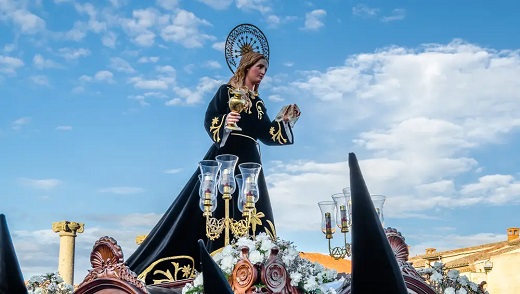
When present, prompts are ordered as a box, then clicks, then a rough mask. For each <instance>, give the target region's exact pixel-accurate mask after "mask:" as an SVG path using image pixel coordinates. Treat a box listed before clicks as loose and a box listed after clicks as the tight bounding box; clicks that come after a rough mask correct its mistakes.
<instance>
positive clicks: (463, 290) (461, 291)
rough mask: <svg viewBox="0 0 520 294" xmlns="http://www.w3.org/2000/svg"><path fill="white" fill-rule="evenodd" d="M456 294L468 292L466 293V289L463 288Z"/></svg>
mask: <svg viewBox="0 0 520 294" xmlns="http://www.w3.org/2000/svg"><path fill="white" fill-rule="evenodd" d="M457 294H468V291H466V289H464V288H460V289H459V290H457Z"/></svg>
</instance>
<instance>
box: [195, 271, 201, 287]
mask: <svg viewBox="0 0 520 294" xmlns="http://www.w3.org/2000/svg"><path fill="white" fill-rule="evenodd" d="M202 284H203V279H202V273H200V274H199V275H198V276H197V277H196V278H195V280H193V286H194V287H197V286H200V285H202Z"/></svg>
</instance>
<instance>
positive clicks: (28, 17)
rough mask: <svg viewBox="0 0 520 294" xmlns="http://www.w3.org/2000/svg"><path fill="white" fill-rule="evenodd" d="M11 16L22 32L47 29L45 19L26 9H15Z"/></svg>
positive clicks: (31, 32) (28, 32) (27, 32)
mask: <svg viewBox="0 0 520 294" xmlns="http://www.w3.org/2000/svg"><path fill="white" fill-rule="evenodd" d="M11 17H12V19H13V22H14V23H15V25H16V26H17V27H18V28H19V29H20V31H21V32H22V33H25V34H36V33H38V32H41V31H43V30H44V29H45V21H44V20H43V19H42V18H41V17H39V16H37V15H35V14H33V13H32V12H30V11H28V10H26V9H17V10H15V11H14V12H13V13H12V15H11Z"/></svg>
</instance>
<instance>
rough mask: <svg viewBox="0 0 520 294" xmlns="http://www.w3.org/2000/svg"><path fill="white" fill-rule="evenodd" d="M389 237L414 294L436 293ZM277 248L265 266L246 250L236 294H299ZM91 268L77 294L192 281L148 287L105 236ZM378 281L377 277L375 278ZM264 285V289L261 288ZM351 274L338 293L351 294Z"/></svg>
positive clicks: (134, 291) (399, 239)
mask: <svg viewBox="0 0 520 294" xmlns="http://www.w3.org/2000/svg"><path fill="white" fill-rule="evenodd" d="M385 233H386V237H387V238H388V241H389V243H390V246H391V247H392V250H393V251H394V254H395V257H396V259H397V262H398V264H399V268H400V269H401V272H402V274H403V278H404V281H405V284H406V287H407V288H408V291H409V293H411V294H436V293H435V291H434V290H433V289H432V288H430V286H429V285H428V284H427V283H426V281H425V280H424V278H423V277H421V275H420V274H419V273H417V271H416V270H415V268H414V267H413V266H412V265H411V264H410V263H409V262H408V256H409V249H408V245H407V244H406V242H405V239H404V237H403V236H402V235H401V233H400V232H398V231H397V230H396V229H393V228H387V229H385ZM278 253H279V250H278V248H276V247H275V248H273V249H271V254H270V257H269V259H268V261H267V262H266V263H265V264H264V265H258V264H253V263H251V261H250V260H249V248H247V247H243V248H242V252H241V256H240V260H239V261H238V262H237V264H236V265H235V268H234V269H233V273H232V275H231V277H230V279H229V283H230V285H231V288H232V289H233V291H234V292H235V293H237V294H250V293H268V294H270V293H281V294H299V293H300V291H299V290H298V289H297V288H296V287H293V286H291V283H290V282H291V281H290V277H289V274H288V272H287V270H286V269H285V265H284V263H283V261H282V258H281V257H280V256H279V255H278ZM90 262H91V265H92V269H91V270H89V273H88V274H87V276H86V277H85V279H84V280H83V282H82V283H81V284H80V285H79V287H78V289H77V290H76V291H75V292H74V293H76V294H94V293H97V294H154V293H181V289H182V288H183V287H184V285H185V284H186V283H189V282H192V281H193V280H192V279H186V280H179V281H174V282H166V283H161V284H156V285H145V284H144V283H143V282H142V281H140V280H139V279H138V278H137V275H136V274H135V273H134V272H132V271H131V270H130V269H129V268H128V267H127V266H126V265H125V264H124V259H123V252H122V250H121V247H120V246H119V245H118V244H117V242H116V240H114V239H113V238H110V237H102V238H100V239H99V240H98V241H96V243H95V244H94V247H93V249H92V253H91V255H90ZM374 282H377V277H374ZM258 285H262V286H258ZM350 293H351V292H350V281H349V275H347V278H346V280H345V282H344V283H343V286H342V287H341V288H340V289H339V290H338V294H350Z"/></svg>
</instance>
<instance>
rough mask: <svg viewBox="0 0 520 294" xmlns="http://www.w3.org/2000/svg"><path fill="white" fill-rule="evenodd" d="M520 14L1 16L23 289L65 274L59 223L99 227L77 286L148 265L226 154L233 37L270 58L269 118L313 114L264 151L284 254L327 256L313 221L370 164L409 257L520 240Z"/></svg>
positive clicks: (315, 10)
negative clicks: (165, 227) (220, 114)
mask: <svg viewBox="0 0 520 294" xmlns="http://www.w3.org/2000/svg"><path fill="white" fill-rule="evenodd" d="M136 3H139V4H136ZM519 11H520V4H519V3H518V2H517V1H495V2H493V3H491V2H489V1H344V0H324V1H295V0H293V1H280V0H278V1H276V0H236V1H231V0H225V1H223V0H214V1H213V0H199V1H166V0H159V1H156V2H152V1H139V2H137V1H124V0H111V1H102V2H85V1H73V0H59V1H58V0H54V1H50V0H49V1H11V0H0V28H1V32H2V33H1V34H0V199H1V201H0V212H2V213H4V214H6V217H7V220H8V224H9V226H10V230H11V233H12V235H13V241H14V244H15V247H16V250H17V253H18V258H19V260H20V263H21V266H22V270H23V273H24V276H25V278H26V279H28V278H30V277H31V276H32V275H34V274H40V273H44V272H48V271H54V270H56V269H57V263H58V248H59V243H58V242H59V237H58V235H57V234H55V233H53V232H52V231H51V224H52V222H54V221H60V220H69V221H77V222H84V223H85V224H86V227H85V233H83V234H80V235H79V237H78V238H77V258H76V282H77V283H79V282H80V281H81V280H82V278H83V277H84V276H85V275H86V270H87V268H88V267H89V262H88V257H89V252H90V249H91V247H92V245H93V244H94V242H95V240H97V239H98V238H99V237H101V236H104V235H109V236H112V237H114V238H116V239H117V240H118V241H119V243H120V244H121V245H122V247H123V250H124V253H125V255H126V256H128V255H130V254H131V252H133V250H135V248H136V245H135V243H134V238H135V236H137V235H141V234H146V233H147V232H148V231H149V230H150V229H151V228H152V227H153V225H154V224H155V223H156V222H157V220H158V219H159V217H160V216H161V214H162V213H163V212H164V211H165V210H166V209H167V207H168V206H169V205H170V204H171V202H172V201H173V199H174V198H175V197H176V195H177V194H178V192H179V191H180V190H181V189H182V187H183V185H184V183H185V182H186V181H187V179H188V178H189V177H190V176H191V174H192V173H193V172H194V171H195V169H196V168H197V162H198V161H199V160H200V159H201V158H202V156H203V155H204V154H205V152H206V151H207V149H208V148H209V146H210V144H211V141H210V138H209V137H208V136H207V134H206V132H205V131H204V129H203V125H202V123H203V122H202V119H203V116H204V111H205V109H206V104H207V102H208V101H209V100H210V99H211V97H212V96H213V94H214V92H215V91H216V89H217V88H218V86H219V85H220V84H221V83H223V82H226V81H227V80H228V79H229V76H230V71H229V69H228V68H227V65H226V63H225V59H224V53H223V45H224V41H225V39H226V36H227V34H228V33H229V31H230V30H231V29H232V28H233V27H235V26H236V25H238V24H240V23H244V22H247V23H253V24H255V25H257V26H258V27H260V28H261V29H262V30H263V32H264V33H265V34H266V36H267V38H268V40H269V44H270V49H271V59H270V61H271V64H270V68H269V71H268V73H267V77H266V79H264V82H263V83H262V85H261V87H260V95H261V96H262V97H263V99H264V100H265V101H266V106H267V108H268V112H269V114H270V115H271V116H274V115H275V114H276V113H277V112H278V110H279V109H280V108H281V107H282V106H283V105H286V104H289V103H297V104H298V105H300V107H301V110H302V117H301V118H300V120H299V121H298V124H297V125H296V128H295V129H294V135H295V144H294V145H293V146H289V147H280V148H279V147H266V146H262V157H263V161H264V169H265V173H266V176H267V180H268V184H269V186H270V193H271V199H272V202H273V206H274V212H275V219H276V224H277V228H278V233H279V235H280V236H281V237H283V238H285V239H290V240H292V241H294V242H295V244H296V245H297V247H298V248H299V249H300V250H302V251H310V252H325V251H326V250H327V243H326V240H325V238H324V236H323V234H322V233H321V232H320V229H319V226H320V216H319V209H318V206H317V204H316V203H317V202H318V201H321V200H327V199H329V196H330V195H331V194H333V193H337V192H340V191H341V189H342V188H343V187H346V186H348V169H347V163H346V159H347V155H348V152H355V153H356V154H357V156H358V159H359V160H360V164H361V167H362V170H363V173H364V175H365V179H366V181H367V185H368V187H369V190H370V191H371V193H373V194H384V195H387V196H388V199H387V203H386V205H385V216H386V225H387V226H392V227H395V228H397V229H398V230H400V231H401V232H402V233H403V235H404V236H405V237H406V239H407V242H408V243H409V245H411V250H412V254H420V253H423V252H424V249H425V248H427V247H436V248H437V249H438V250H443V249H452V248H457V247H461V246H469V245H477V244H482V243H487V242H494V241H500V240H505V239H506V235H505V232H506V228H508V227H514V226H520V220H519V217H518V209H519V207H520V206H519V205H518V203H519V200H520V181H519V173H518V166H519V164H520V159H519V157H518V151H517V149H518V147H517V146H518V143H519V142H520V134H519V127H520V118H519V116H518V113H520V103H518V101H519V99H520V94H519V93H520V83H519V82H518V76H520V51H519V46H520V39H519V38H518V36H519V33H520V20H519V19H518V12H519ZM193 217H198V215H194V216H193ZM335 240H336V241H338V242H339V240H341V239H339V238H336V239H335Z"/></svg>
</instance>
